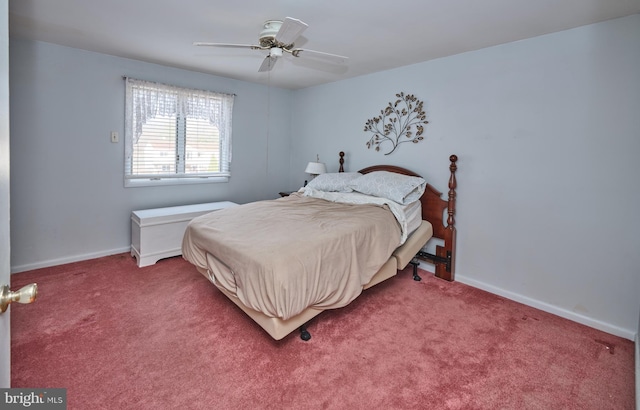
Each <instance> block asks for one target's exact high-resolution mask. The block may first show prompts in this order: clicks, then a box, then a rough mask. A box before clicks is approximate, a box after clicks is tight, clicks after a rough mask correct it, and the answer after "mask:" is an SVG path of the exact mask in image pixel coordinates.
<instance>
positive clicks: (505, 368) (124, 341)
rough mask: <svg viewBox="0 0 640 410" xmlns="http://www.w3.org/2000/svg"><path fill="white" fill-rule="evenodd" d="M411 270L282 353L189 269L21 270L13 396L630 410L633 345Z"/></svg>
mask: <svg viewBox="0 0 640 410" xmlns="http://www.w3.org/2000/svg"><path fill="white" fill-rule="evenodd" d="M422 276H423V281H422V282H415V281H413V280H412V279H411V275H410V272H409V270H406V271H405V272H400V273H399V275H398V276H396V277H395V278H392V279H390V280H388V281H386V282H383V283H381V284H379V285H377V286H375V287H374V288H372V289H369V290H367V291H365V292H364V293H363V294H362V295H361V296H360V297H359V298H358V299H357V300H356V301H354V302H353V303H352V304H350V305H349V306H347V307H346V308H343V309H338V310H334V311H327V312H324V313H322V314H321V315H320V316H318V317H317V318H315V319H314V320H313V321H312V322H311V323H310V324H309V327H308V329H309V331H310V332H311V334H312V339H311V340H310V341H308V342H304V341H302V340H300V338H299V336H298V333H297V332H294V333H292V334H291V335H289V336H288V337H286V338H285V339H283V340H281V341H274V340H272V339H271V338H270V337H269V336H268V335H267V334H266V333H265V332H264V331H263V330H262V329H261V328H259V327H258V326H257V325H256V324H254V323H253V321H251V320H250V319H249V318H248V317H247V316H246V315H245V314H244V313H243V312H242V311H240V310H239V309H238V308H237V307H236V306H235V305H234V304H233V303H231V302H230V301H229V300H227V299H226V297H225V296H224V295H222V294H221V293H220V292H219V291H218V290H217V289H215V287H214V286H213V285H212V284H210V283H209V282H208V281H207V280H206V279H205V278H204V277H203V276H202V275H200V274H199V273H198V272H197V271H196V270H195V269H194V268H193V267H192V266H191V265H190V264H188V263H187V262H185V261H184V260H182V258H180V257H177V258H171V259H166V260H163V261H160V262H159V263H157V264H156V265H153V266H150V267H146V268H141V269H140V268H138V267H137V266H136V264H135V260H133V259H132V258H131V257H130V256H129V255H126V254H120V255H114V256H110V257H105V258H99V259H95V260H91V261H85V262H78V263H73V264H68V265H62V266H58V267H53V268H47V269H39V270H35V271H30V272H23V273H19V274H16V275H13V276H12V288H17V287H19V286H21V285H24V284H27V283H30V282H34V281H35V282H37V283H38V286H39V290H40V293H39V296H38V300H37V301H36V302H35V303H34V304H31V305H18V304H13V305H12V306H11V310H10V311H11V325H12V328H11V330H12V359H11V361H12V368H11V374H12V387H32V388H37V387H49V388H52V387H64V388H67V396H68V403H69V405H68V408H69V409H294V408H295V409H298V408H302V409H580V410H588V409H597V410H603V409H615V410H622V409H633V408H634V406H635V397H634V345H633V343H632V342H631V341H629V340H626V339H621V338H619V337H615V336H612V335H609V334H606V333H603V332H600V331H597V330H594V329H591V328H588V327H585V326H582V325H579V324H576V323H574V322H571V321H568V320H565V319H562V318H559V317H557V316H554V315H551V314H547V313H545V312H541V311H539V310H536V309H533V308H530V307H527V306H524V305H521V304H518V303H515V302H513V301H510V300H507V299H504V298H501V297H498V296H495V295H492V294H489V293H487V292H483V291H481V290H478V289H474V288H472V287H469V286H466V285H463V284H461V283H455V282H454V283H449V282H445V281H442V280H439V279H436V278H433V277H432V276H430V275H429V274H428V273H426V272H423V273H422Z"/></svg>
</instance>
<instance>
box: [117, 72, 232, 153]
mask: <svg viewBox="0 0 640 410" xmlns="http://www.w3.org/2000/svg"><path fill="white" fill-rule="evenodd" d="M125 80H126V82H127V86H126V90H127V91H126V92H127V101H131V102H132V104H131V106H130V107H128V108H130V109H131V111H132V112H128V113H127V119H128V120H130V121H132V123H133V124H132V125H133V126H134V127H135V129H134V130H133V131H134V135H133V142H134V143H136V142H137V141H138V139H139V138H140V135H141V134H142V127H143V125H144V124H145V123H146V122H147V120H148V119H153V118H155V117H156V116H167V117H171V116H181V117H189V118H197V119H202V120H208V121H209V123H210V124H214V125H216V126H218V128H219V129H220V130H221V132H222V133H223V134H224V133H225V132H224V130H230V129H231V116H230V115H228V114H227V113H230V112H231V109H232V107H233V100H234V97H235V96H234V95H233V94H224V93H217V92H213V91H204V90H196V89H190V88H182V87H176V86H172V85H167V84H162V83H155V82H151V81H144V80H137V79H134V78H128V77H126V78H125Z"/></svg>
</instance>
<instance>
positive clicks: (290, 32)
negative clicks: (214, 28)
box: [193, 17, 348, 72]
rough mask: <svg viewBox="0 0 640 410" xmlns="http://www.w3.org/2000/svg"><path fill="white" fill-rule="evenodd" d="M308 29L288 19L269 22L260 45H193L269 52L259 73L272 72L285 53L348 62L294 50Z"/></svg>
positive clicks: (344, 59)
mask: <svg viewBox="0 0 640 410" xmlns="http://www.w3.org/2000/svg"><path fill="white" fill-rule="evenodd" d="M307 27H309V25H308V24H306V23H305V22H303V21H301V20H298V19H295V18H292V17H287V18H285V19H284V21H280V20H267V21H266V22H265V23H264V26H263V29H262V31H261V32H260V37H259V43H260V45H253V44H228V43H205V42H195V43H193V45H194V46H209V47H229V48H249V49H251V50H267V51H268V52H269V54H268V55H267V56H266V57H265V59H264V61H263V62H262V65H261V66H260V69H258V71H259V72H262V71H271V70H272V69H273V67H274V66H275V64H276V62H277V61H278V58H279V57H282V54H283V52H284V53H289V54H291V55H292V56H294V57H305V58H306V57H308V58H316V59H321V60H324V61H327V62H330V63H334V64H343V63H345V62H346V61H347V59H348V58H347V57H344V56H339V55H337V54H330V53H323V52H321V51H314V50H306V49H303V48H294V47H295V44H294V42H295V41H296V39H297V38H298V37H299V36H300V34H302V32H303V31H304V30H305V29H306V28H307Z"/></svg>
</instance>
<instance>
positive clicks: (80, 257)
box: [11, 247, 131, 274]
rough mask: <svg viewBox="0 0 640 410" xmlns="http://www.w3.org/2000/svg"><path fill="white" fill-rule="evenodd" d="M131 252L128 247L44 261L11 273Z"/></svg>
mask: <svg viewBox="0 0 640 410" xmlns="http://www.w3.org/2000/svg"><path fill="white" fill-rule="evenodd" d="M130 251H131V247H126V248H118V249H111V250H109V251H102V252H95V253H86V254H83V255H75V256H69V257H66V258H60V259H51V260H48V261H42V262H37V263H27V264H24V265H16V266H12V267H11V273H12V274H13V273H18V272H24V271H28V270H33V269H40V268H48V267H51V266H58V265H64V264H65V263H72V262H80V261H85V260H88V259H96V258H101V257H103V256H109V255H115V254H118V253H125V252H130Z"/></svg>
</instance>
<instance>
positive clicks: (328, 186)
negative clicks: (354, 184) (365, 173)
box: [307, 172, 362, 192]
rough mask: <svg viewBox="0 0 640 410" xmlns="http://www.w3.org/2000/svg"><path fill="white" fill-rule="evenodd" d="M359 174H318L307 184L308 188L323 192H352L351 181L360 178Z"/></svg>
mask: <svg viewBox="0 0 640 410" xmlns="http://www.w3.org/2000/svg"><path fill="white" fill-rule="evenodd" d="M361 176H362V174H360V173H359V172H335V173H326V174H320V175H318V176H317V177H315V178H313V179H312V180H311V182H309V183H308V184H307V186H308V187H309V188H313V189H317V190H318V191H324V192H353V189H351V187H349V184H350V183H351V181H353V180H354V179H356V178H359V177H361Z"/></svg>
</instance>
